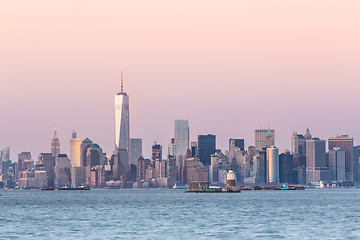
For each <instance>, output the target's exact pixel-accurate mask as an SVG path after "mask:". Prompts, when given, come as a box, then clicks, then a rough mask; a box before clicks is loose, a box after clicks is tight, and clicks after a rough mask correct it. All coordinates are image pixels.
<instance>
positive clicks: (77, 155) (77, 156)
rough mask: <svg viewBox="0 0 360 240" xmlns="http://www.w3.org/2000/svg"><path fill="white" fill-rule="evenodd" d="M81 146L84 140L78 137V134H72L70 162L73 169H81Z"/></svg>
mask: <svg viewBox="0 0 360 240" xmlns="http://www.w3.org/2000/svg"><path fill="white" fill-rule="evenodd" d="M81 144H82V139H81V138H77V137H76V132H75V131H74V132H73V133H72V137H71V139H70V162H71V167H80V166H82V165H81Z"/></svg>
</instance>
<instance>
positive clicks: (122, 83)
mask: <svg viewBox="0 0 360 240" xmlns="http://www.w3.org/2000/svg"><path fill="white" fill-rule="evenodd" d="M121 93H124V79H123V70H122V69H121Z"/></svg>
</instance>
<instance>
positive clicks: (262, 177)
mask: <svg viewBox="0 0 360 240" xmlns="http://www.w3.org/2000/svg"><path fill="white" fill-rule="evenodd" d="M266 154H267V152H266V148H263V149H262V150H261V151H258V152H257V154H256V156H254V157H253V159H256V165H255V166H254V165H253V171H254V176H255V178H256V180H257V184H259V185H265V183H266V179H267V178H266V174H267V164H266V162H267V157H266ZM254 167H256V168H255V169H254Z"/></svg>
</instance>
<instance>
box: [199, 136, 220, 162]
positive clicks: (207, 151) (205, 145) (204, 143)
mask: <svg viewBox="0 0 360 240" xmlns="http://www.w3.org/2000/svg"><path fill="white" fill-rule="evenodd" d="M215 151H216V136H215V135H211V134H208V135H199V136H198V157H199V158H200V161H201V162H202V163H203V164H204V165H210V163H211V154H214V153H215Z"/></svg>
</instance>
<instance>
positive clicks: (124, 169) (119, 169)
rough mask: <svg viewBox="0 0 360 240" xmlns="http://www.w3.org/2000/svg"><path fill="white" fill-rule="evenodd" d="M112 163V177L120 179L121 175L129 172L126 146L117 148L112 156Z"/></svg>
mask: <svg viewBox="0 0 360 240" xmlns="http://www.w3.org/2000/svg"><path fill="white" fill-rule="evenodd" d="M112 158H113V159H112V162H113V163H114V165H113V178H114V179H115V180H120V178H121V176H122V175H124V174H126V173H128V172H129V170H130V169H129V168H130V166H129V154H128V152H127V151H126V148H117V149H116V151H115V153H114V155H113V156H112Z"/></svg>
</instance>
